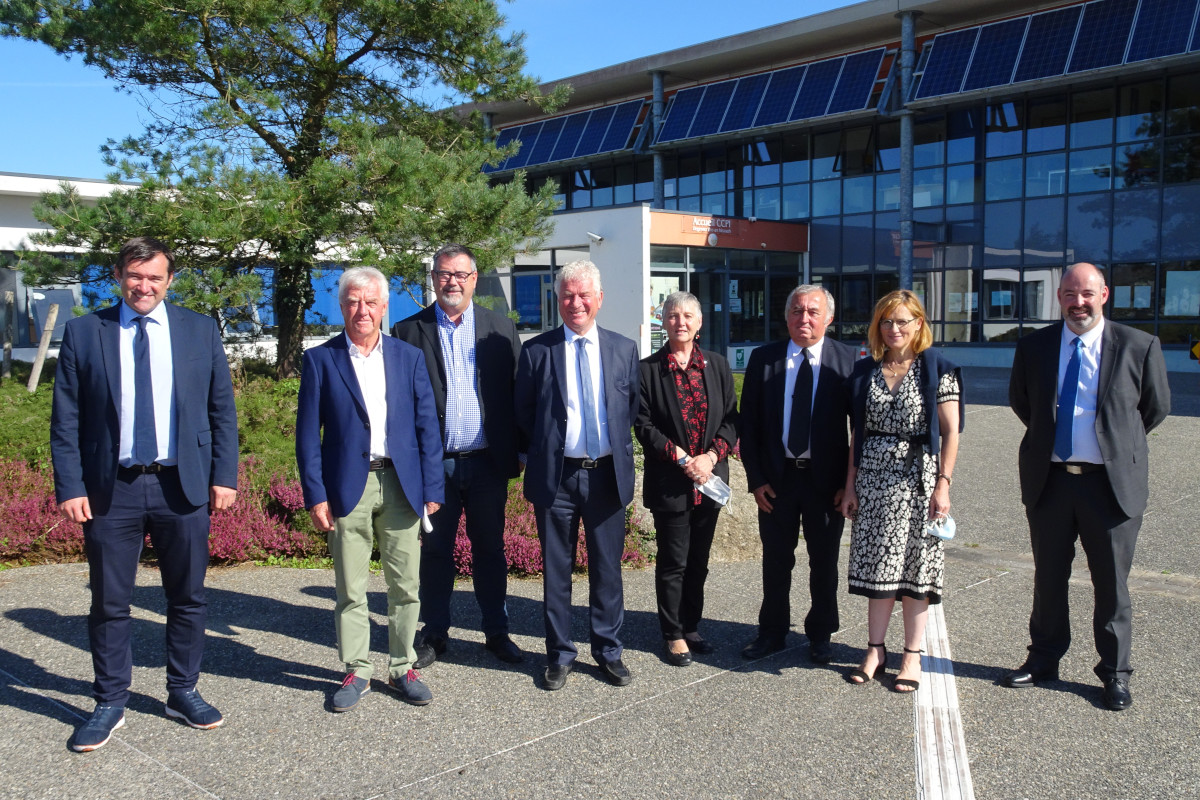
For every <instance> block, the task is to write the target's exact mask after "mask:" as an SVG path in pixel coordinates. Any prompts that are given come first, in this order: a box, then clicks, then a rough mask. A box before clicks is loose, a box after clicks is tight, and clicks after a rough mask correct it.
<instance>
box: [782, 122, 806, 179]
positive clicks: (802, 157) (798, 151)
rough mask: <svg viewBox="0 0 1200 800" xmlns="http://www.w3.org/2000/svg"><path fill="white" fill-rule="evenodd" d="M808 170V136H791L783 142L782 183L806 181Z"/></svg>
mask: <svg viewBox="0 0 1200 800" xmlns="http://www.w3.org/2000/svg"><path fill="white" fill-rule="evenodd" d="M808 178H809V169H808V135H807V134H803V133H801V134H793V135H791V136H787V137H785V138H784V140H783V181H784V183H793V182H795V181H806V180H808Z"/></svg>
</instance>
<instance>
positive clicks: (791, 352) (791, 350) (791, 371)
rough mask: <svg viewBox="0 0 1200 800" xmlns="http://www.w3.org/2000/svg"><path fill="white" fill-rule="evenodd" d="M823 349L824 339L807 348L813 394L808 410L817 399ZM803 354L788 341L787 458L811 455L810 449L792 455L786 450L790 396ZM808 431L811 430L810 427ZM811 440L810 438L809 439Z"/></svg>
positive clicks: (785, 388) (785, 394)
mask: <svg viewBox="0 0 1200 800" xmlns="http://www.w3.org/2000/svg"><path fill="white" fill-rule="evenodd" d="M824 347H825V337H823V336H822V337H821V338H820V339H818V340H817V343H816V344H814V345H810V346H809V348H808V363H809V364H811V365H812V375H813V385H812V388H813V393H812V397H810V398H809V401H808V402H809V408H812V402H813V400H815V399H816V397H817V378H818V376H819V375H820V374H821V350H823V349H824ZM803 354H804V347H803V346H802V345H798V344H796V343H795V342H793V341H791V340H790V339H789V340H788V349H787V376H786V377H785V378H784V382H783V451H784V452H785V453H787V456H788V458H809V457H810V456H811V455H812V448H811V447H810V448H809V449H808V450H805V451H804V452H803V453H793V452H792V451H791V450H789V449H788V434H789V433H790V432H791V429H792V394H793V393H794V392H795V391H796V374H797V373H798V372H799V371H800V364H801V360H802V358H803ZM809 430H812V428H811V427H810V428H809ZM810 438H811V437H810Z"/></svg>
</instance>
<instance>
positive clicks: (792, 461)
mask: <svg viewBox="0 0 1200 800" xmlns="http://www.w3.org/2000/svg"><path fill="white" fill-rule="evenodd" d="M811 460H812V459H810V458H785V459H784V460H783V463H784V464H786V465H787V466H789V467H792V468H793V469H808V463H809V462H810V461H811Z"/></svg>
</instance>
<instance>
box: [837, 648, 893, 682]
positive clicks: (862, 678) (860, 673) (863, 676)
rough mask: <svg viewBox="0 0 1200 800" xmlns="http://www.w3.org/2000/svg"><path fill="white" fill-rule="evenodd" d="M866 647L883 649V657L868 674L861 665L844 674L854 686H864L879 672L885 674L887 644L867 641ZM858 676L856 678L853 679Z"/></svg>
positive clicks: (877, 675)
mask: <svg viewBox="0 0 1200 800" xmlns="http://www.w3.org/2000/svg"><path fill="white" fill-rule="evenodd" d="M867 647H869V648H870V647H879V648H881V649H882V650H883V658H881V659H880V660H879V663H878V664H876V665H875V670H874V671H873V672H872V673H871V674H870V675H868V674H867V673H866V671H865V670H863V669H862V668H861V667H855V668H854V669H852V670H850V674H849V675H847V676H846V680H847V681H849V682H850V683H853V684H854V685H855V686H866V685H867V684H868V683H870V682H871V681H873V680H874V679H875V678H877V677H879V676H880V675H881V674H883V675H886V674H887V645H886V644H885V643H883V642H867ZM855 678H858V680H854V679H855Z"/></svg>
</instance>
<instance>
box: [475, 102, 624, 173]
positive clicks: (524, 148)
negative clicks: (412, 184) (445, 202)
mask: <svg viewBox="0 0 1200 800" xmlns="http://www.w3.org/2000/svg"><path fill="white" fill-rule="evenodd" d="M645 104H646V101H645V100H630V101H628V102H626V103H621V104H620V105H615V106H604V107H603V108H594V109H592V110H591V111H580V112H578V113H575V114H569V115H567V116H565V117H554V118H553V119H547V120H541V121H538V122H531V123H529V124H528V125H517V126H514V127H511V128H505V129H504V130H502V131H500V135H499V136H497V137H496V146H497V147H504V146H505V145H507V144H509V143H511V142H512V141H514V140H517V141H520V142H521V149H520V150H518V151H517V152H516V153H515V154H513V155H512V156H510V157H509V158H508V159H506V160H505V161H504V162H502V163H500V164H498V165H496V166H495V167H490V168H485V170H484V171H485V172H507V171H508V170H513V169H520V168H521V167H533V166H537V165H539V164H549V163H552V162H555V161H566V160H567V159H570V158H582V157H584V156H595V155H600V154H601V153H611V152H614V151H616V150H625V149H626V148H628V147H629V137H630V136H632V135H633V129H634V127H635V126H636V125H637V121H638V117H639V116H640V115H641V112H642V107H643V106H644V105H645Z"/></svg>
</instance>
